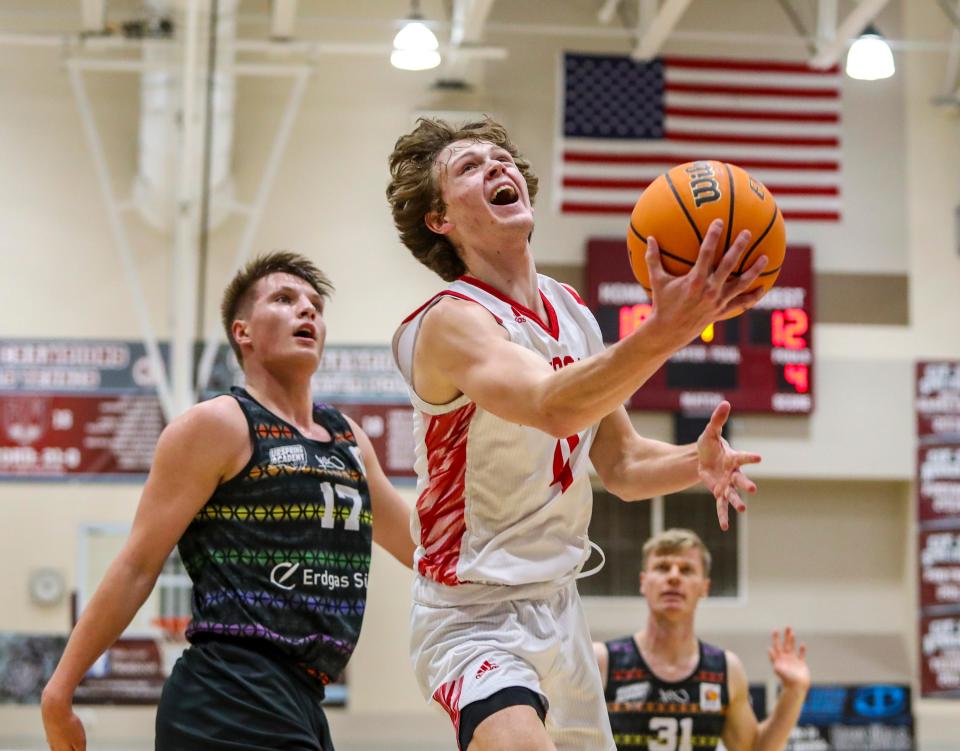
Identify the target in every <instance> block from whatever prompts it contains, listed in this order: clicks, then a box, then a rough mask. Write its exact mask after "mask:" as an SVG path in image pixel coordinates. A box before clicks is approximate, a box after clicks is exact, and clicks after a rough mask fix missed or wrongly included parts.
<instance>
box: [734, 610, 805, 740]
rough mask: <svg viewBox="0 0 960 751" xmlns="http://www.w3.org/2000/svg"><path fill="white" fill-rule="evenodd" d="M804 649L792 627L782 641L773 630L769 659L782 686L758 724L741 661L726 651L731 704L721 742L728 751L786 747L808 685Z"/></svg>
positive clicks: (787, 630) (785, 633)
mask: <svg viewBox="0 0 960 751" xmlns="http://www.w3.org/2000/svg"><path fill="white" fill-rule="evenodd" d="M805 651H806V650H805V648H804V646H803V645H802V644H801V645H800V647H799V648H797V646H796V641H795V638H794V635H793V629H791V628H789V627H788V628H787V629H786V631H785V632H784V636H783V641H782V642H781V641H780V640H779V635H778V634H777V632H776V631H774V632H773V644H772V646H771V648H770V649H769V655H770V662H771V664H772V665H773V670H774V673H776V675H777V677H778V678H780V680H781V681H782V682H783V689H782V690H781V692H780V696H779V697H778V698H777V703H776V705H774V708H773V711H772V712H771V713H770V715H769V716H768V717H767V718H766V719H765V720H764V721H763V722H761V723H758V722H757V718H756V716H755V715H754V714H753V709H752V708H751V707H750V701H749V698H748V690H747V676H746V672H745V671H744V669H743V663H741V662H740V659H739V658H738V657H737V656H736V655H735V654H733V653H732V652H727V676H728V681H729V683H728V690H729V693H730V706H729V707H728V709H727V721H726V724H725V725H724V729H723V744H724V746H726V747H727V748H728V749H729V751H782V750H783V749H784V748H785V747H786V745H787V740H788V739H789V737H790V731H791V730H792V729H793V726H794V725H796V724H797V720H798V719H799V717H800V710H801V709H802V708H803V700H804V698H805V697H806V695H807V690H808V689H809V688H810V670H809V669H808V668H807V663H806V661H805V660H804V654H805Z"/></svg>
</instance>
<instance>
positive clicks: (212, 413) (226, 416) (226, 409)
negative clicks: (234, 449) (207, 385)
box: [164, 395, 247, 443]
mask: <svg viewBox="0 0 960 751" xmlns="http://www.w3.org/2000/svg"><path fill="white" fill-rule="evenodd" d="M164 432H169V433H175V434H176V435H177V436H178V438H180V439H181V440H185V439H186V440H188V439H196V440H203V441H211V438H212V437H214V436H215V437H216V441H211V442H213V443H217V442H222V441H224V439H229V438H230V437H231V436H233V437H237V438H242V439H243V440H246V438H247V422H246V418H245V417H244V414H243V410H242V409H241V407H240V405H239V403H238V402H237V400H236V399H234V398H233V397H232V396H228V395H222V396H216V397H214V398H212V399H207V400H206V401H202V402H200V403H198V404H195V405H193V406H192V407H190V408H189V409H187V410H185V411H184V412H183V414H181V415H179V416H178V417H176V418H175V419H174V420H172V421H171V422H170V424H169V425H168V426H167V428H166V430H165V431H164Z"/></svg>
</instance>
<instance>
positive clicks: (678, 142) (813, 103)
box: [557, 53, 841, 222]
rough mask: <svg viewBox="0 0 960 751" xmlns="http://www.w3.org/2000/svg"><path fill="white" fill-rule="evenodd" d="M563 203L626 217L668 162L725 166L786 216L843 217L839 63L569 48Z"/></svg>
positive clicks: (571, 209)
mask: <svg viewBox="0 0 960 751" xmlns="http://www.w3.org/2000/svg"><path fill="white" fill-rule="evenodd" d="M563 97H564V98H563V123H562V127H561V131H562V135H561V137H560V139H559V140H558V143H559V150H560V154H559V157H560V158H559V160H558V161H559V165H560V169H559V171H558V172H559V182H560V186H559V191H558V193H557V195H558V196H559V197H560V208H561V211H562V212H563V213H568V214H594V215H604V214H608V215H615V214H623V215H627V214H629V213H630V211H631V209H632V208H633V205H634V203H636V200H637V198H638V197H639V194H640V192H641V191H642V190H643V189H644V188H645V187H647V186H648V185H649V184H650V183H651V182H652V181H653V180H654V179H655V178H656V177H657V176H658V175H660V174H662V173H664V172H666V171H667V170H668V169H670V168H671V167H673V166H674V165H677V164H681V163H683V162H692V161H697V160H699V159H716V160H719V161H724V162H732V163H734V164H737V165H739V166H740V167H743V168H744V169H746V170H748V171H749V172H750V174H751V175H753V176H754V177H756V178H757V179H758V180H760V181H761V182H762V183H764V184H765V185H766V186H767V188H768V189H769V190H770V192H771V193H773V195H774V196H775V197H776V199H777V203H778V204H779V206H780V208H781V210H782V212H783V215H784V218H785V219H787V220H788V221H791V220H793V221H815V222H837V221H839V220H840V218H841V186H840V175H841V137H840V134H841V128H840V102H841V87H840V71H839V69H838V68H832V69H830V70H826V71H820V70H814V69H812V68H809V67H807V66H806V65H805V64H803V63H790V62H778V61H762V60H733V59H714V58H711V59H708V58H691V57H666V58H660V59H657V60H654V61H651V62H648V63H643V62H636V61H634V60H631V59H630V58H629V57H625V56H615V55H583V54H572V53H568V54H565V55H564V58H563Z"/></svg>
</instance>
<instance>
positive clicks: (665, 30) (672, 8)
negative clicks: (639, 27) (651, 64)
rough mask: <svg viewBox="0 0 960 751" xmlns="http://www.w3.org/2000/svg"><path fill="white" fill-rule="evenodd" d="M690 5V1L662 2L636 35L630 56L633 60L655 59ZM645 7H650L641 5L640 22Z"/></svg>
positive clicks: (672, 0) (669, 0) (668, 0)
mask: <svg viewBox="0 0 960 751" xmlns="http://www.w3.org/2000/svg"><path fill="white" fill-rule="evenodd" d="M690 3H691V0H664V3H663V5H662V6H661V7H660V9H659V11H657V14H656V16H655V17H654V18H653V20H652V21H651V22H650V23H649V24H647V25H646V28H645V29H644V30H643V31H642V32H641V33H640V34H639V35H638V38H637V44H636V46H635V47H634V48H633V52H632V53H631V54H630V56H631V57H632V58H633V59H634V60H651V59H652V58H654V57H656V56H657V53H658V52H660V48H661V47H662V46H663V44H664V42H666V41H667V37H669V36H670V32H672V31H673V30H674V28H675V27H676V25H677V22H679V21H680V17H681V16H682V15H683V14H684V12H685V11H686V10H687V7H688V6H689V5H690ZM645 6H646V7H647V8H648V9H649V8H650V7H651V6H650V5H649V4H646V3H644V4H641V6H640V10H641V20H642V16H643V15H644V13H643V9H644V7H645Z"/></svg>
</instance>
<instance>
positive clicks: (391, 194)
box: [387, 117, 539, 282]
mask: <svg viewBox="0 0 960 751" xmlns="http://www.w3.org/2000/svg"><path fill="white" fill-rule="evenodd" d="M455 141H486V142H487V143H492V144H494V145H496V146H499V147H501V148H503V149H505V150H506V151H508V152H510V155H511V156H512V157H513V160H514V162H515V163H516V165H517V168H518V169H519V170H520V174H521V175H523V179H524V180H526V182H527V192H528V193H529V194H530V201H531V203H532V202H533V200H534V198H535V197H536V195H537V187H538V185H539V180H538V179H537V176H536V175H535V174H534V173H533V170H532V169H531V168H530V162H528V161H527V160H526V159H524V158H523V157H522V156H521V155H520V151H519V149H517V147H516V145H515V144H514V143H513V141H511V140H510V136H509V135H507V131H506V129H505V128H504V127H503V126H502V125H500V123H498V122H496V121H495V120H492V119H491V118H489V117H486V118H484V119H483V120H476V121H474V122H469V123H463V124H461V125H451V124H450V123H448V122H446V121H445V120H437V119H428V118H424V117H421V118H420V119H419V120H417V126H416V127H415V128H414V129H413V131H411V132H410V133H408V134H407V135H405V136H401V137H400V138H399V139H398V140H397V143H396V145H395V146H394V147H393V153H392V154H390V184H389V185H388V186H387V200H388V201H389V202H390V209H391V210H392V212H393V223H394V224H395V225H396V226H397V229H398V230H399V231H400V240H401V241H402V242H403V244H404V245H406V246H407V247H408V248H409V249H410V252H411V253H413V255H414V257H415V258H416V259H417V260H418V261H420V263H422V264H423V265H424V266H426V267H427V268H429V269H432V270H433V271H435V272H436V273H437V274H439V275H440V276H441V277H442V278H443V279H445V280H446V281H448V282H452V281H453V280H454V279H456V278H457V277H459V276H462V275H463V274H465V273H466V271H467V267H466V265H465V264H464V263H463V259H461V258H460V255H459V254H458V253H457V250H456V248H455V247H454V246H453V243H451V242H450V240H448V239H447V238H446V237H445V236H444V235H439V234H437V233H436V232H434V231H433V230H431V229H430V228H429V227H427V225H426V223H425V222H424V217H425V216H426V215H427V214H429V213H430V212H431V211H436V212H439V213H443V211H444V210H445V209H446V206H445V205H444V203H443V198H442V197H441V195H440V185H439V183H438V182H437V180H436V175H435V170H434V167H435V163H436V160H437V156H438V155H439V154H440V152H441V151H443V150H444V149H445V148H446V147H447V146H449V145H450V144H451V143H454V142H455Z"/></svg>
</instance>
